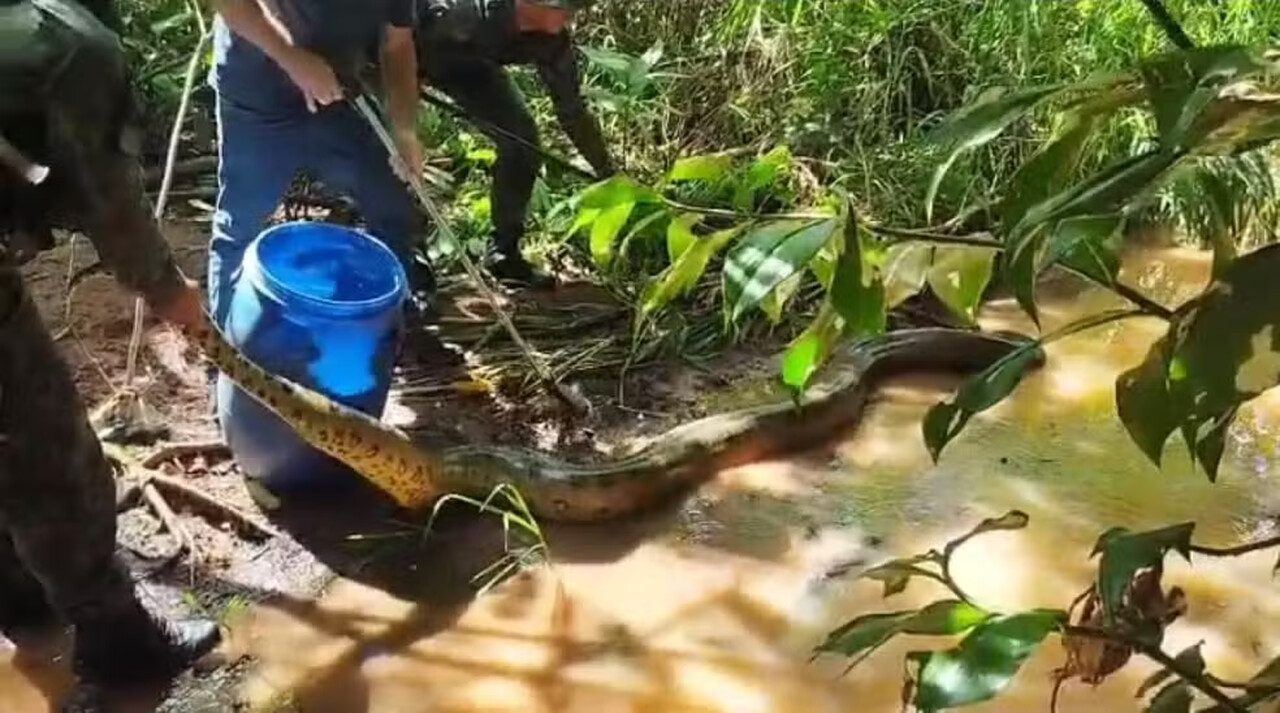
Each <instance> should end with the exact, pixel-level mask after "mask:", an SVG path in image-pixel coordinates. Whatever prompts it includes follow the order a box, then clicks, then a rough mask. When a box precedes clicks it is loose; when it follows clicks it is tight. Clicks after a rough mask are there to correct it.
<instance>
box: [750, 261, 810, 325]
mask: <svg viewBox="0 0 1280 713" xmlns="http://www.w3.org/2000/svg"><path fill="white" fill-rule="evenodd" d="M803 281H804V273H803V272H797V273H796V274H794V275H792V276H791V277H788V278H787V279H785V280H783V281H782V282H780V283H778V286H777V287H775V288H773V292H770V293H769V295H768V296H767V297H765V298H764V299H763V300H761V301H760V309H761V310H762V311H763V312H764V313H765V315H766V316H768V317H769V321H770V322H771V323H773V324H780V323H781V322H782V311H783V310H784V309H786V307H787V304H788V303H789V302H790V301H791V298H793V297H795V295H796V292H797V291H799V289H800V284H801V283H802V282H803Z"/></svg>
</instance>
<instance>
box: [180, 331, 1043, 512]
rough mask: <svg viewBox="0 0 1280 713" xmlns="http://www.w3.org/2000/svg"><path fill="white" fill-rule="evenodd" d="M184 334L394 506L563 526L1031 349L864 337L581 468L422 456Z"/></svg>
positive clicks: (969, 336)
mask: <svg viewBox="0 0 1280 713" xmlns="http://www.w3.org/2000/svg"><path fill="white" fill-rule="evenodd" d="M187 333H188V336H190V337H191V338H192V339H193V340H194V341H195V342H196V344H197V346H199V347H200V348H201V350H202V351H203V352H204V353H205V355H206V357H208V358H209V360H210V361H212V362H213V364H214V365H215V366H216V367H218V368H219V369H220V370H222V371H223V372H224V373H225V374H227V376H228V377H229V378H230V379H231V380H232V381H234V382H236V383H237V384H238V385H239V386H240V388H241V389H243V390H244V391H245V392H247V393H248V394H250V395H251V396H252V397H253V398H255V399H256V400H257V401H259V402H260V403H262V405H263V406H265V407H266V408H268V409H270V410H271V411H272V412H274V413H275V414H276V415H277V416H278V417H280V418H281V419H283V420H284V421H285V422H286V423H288V424H289V425H290V426H291V427H292V428H293V429H294V430H295V431H296V432H297V433H298V435H299V436H300V437H301V438H302V439H303V440H304V441H305V442H307V443H308V444H309V445H311V446H312V447H313V448H316V449H318V450H320V451H322V452H324V453H326V454H328V455H330V456H332V457H334V458H336V459H337V460H339V461H341V462H343V463H344V464H346V465H347V466H348V467H350V468H351V469H352V470H354V471H355V472H356V473H357V474H359V475H360V476H361V477H363V478H365V479H366V480H368V481H369V482H370V483H371V484H373V485H374V486H375V487H377V488H378V489H380V490H382V491H383V492H385V493H386V494H387V495H389V496H390V497H391V498H392V499H394V500H395V501H396V502H397V503H398V504H399V505H401V506H402V507H405V508H408V509H418V508H421V507H424V506H426V505H428V504H430V503H431V502H432V501H434V500H435V499H436V498H438V497H440V496H442V495H445V494H448V493H458V494H463V495H470V496H475V497H479V498H483V497H485V496H487V495H488V494H489V493H490V492H491V491H492V490H493V488H494V487H496V486H498V485H501V484H508V485H511V486H514V487H515V488H516V489H518V490H519V491H520V493H521V495H522V496H523V498H524V500H525V501H526V503H527V504H528V506H529V509H530V510H531V511H532V512H533V514H534V515H536V516H538V517H539V518H542V519H545V520H552V521H571V522H600V521H605V520H610V519H614V518H620V517H625V516H627V515H630V514H632V513H635V512H637V511H641V510H644V509H646V508H649V507H651V506H653V505H656V504H657V503H658V502H659V501H661V500H663V499H665V498H667V497H669V496H671V495H673V494H674V493H675V492H677V491H680V490H683V489H685V488H687V487H689V486H691V485H694V484H696V483H700V482H702V480H703V479H706V478H708V477H710V476H711V475H713V474H714V473H716V472H717V471H719V470H722V469H724V468H729V467H733V466H738V465H744V464H747V463H751V462H756V461H760V460H763V459H766V458H772V457H777V456H780V455H785V454H788V453H795V452H797V451H802V450H804V449H807V448H812V447H815V446H819V445H821V444H822V443H825V442H827V441H829V440H830V439H831V438H833V437H835V436H837V435H839V434H840V433H841V432H842V431H843V430H845V429H849V428H851V427H853V426H854V425H856V424H857V423H858V421H859V419H860V418H861V416H862V413H863V411H864V409H865V407H866V403H867V400H868V397H869V395H870V394H871V391H872V390H873V389H874V388H875V386H876V385H877V384H878V383H879V382H880V381H882V380H883V379H884V378H886V377H888V376H892V375H895V374H899V373H903V372H907V371H950V372H957V371H959V372H970V371H976V370H980V369H983V368H986V367H988V366H991V365H992V364H994V363H995V362H996V361H998V360H1000V359H1002V358H1004V357H1006V356H1008V355H1009V354H1011V353H1013V352H1014V351H1015V350H1018V349H1022V348H1026V347H1028V345H1029V344H1031V342H1030V340H1029V339H1028V338H1026V337H1024V336H1021V335H1015V334H1006V333H983V332H976V331H963V330H952V329H939V328H928V329H908V330H902V331H897V332H891V333H889V334H886V335H882V336H877V337H872V338H867V339H862V340H859V341H856V342H854V343H853V344H851V345H850V346H849V347H847V348H846V349H847V351H848V353H847V355H846V356H847V359H846V360H844V361H846V362H847V363H848V366H847V367H846V368H844V369H842V370H841V372H840V373H839V374H838V375H837V377H836V378H835V379H833V380H832V381H831V383H829V384H825V385H818V386H816V387H814V388H812V389H811V390H810V391H809V392H808V394H807V395H806V396H805V398H804V399H803V400H802V402H801V403H800V404H798V405H797V404H795V403H793V402H791V401H786V400H784V401H780V402H778V403H775V404H767V405H764V406H759V407H754V408H747V409H742V410H738V411H732V412H728V413H724V414H719V415H715V416H709V417H707V418H703V419H699V420H697V421H694V422H691V423H688V424H685V425H682V426H678V427H676V428H673V429H671V430H670V431H668V432H666V433H665V434H663V435H661V436H659V437H658V438H656V439H655V440H654V441H653V443H652V445H650V446H648V447H646V448H644V449H642V450H640V451H639V452H637V453H635V454H633V455H630V456H626V457H623V458H620V459H618V460H615V461H613V462H608V463H602V464H598V465H579V464H573V463H569V462H566V461H563V460H560V459H558V458H554V457H552V456H550V455H548V454H543V453H540V452H537V451H533V450H528V449H523V448H509V447H495V446H463V447H458V448H450V449H445V450H442V451H440V452H439V453H430V452H427V451H425V450H423V449H421V448H419V447H418V446H417V445H415V444H414V443H413V442H412V441H411V440H410V439H409V437H408V436H407V435H405V434H404V433H403V432H401V431H400V430H398V429H396V428H393V427H391V426H388V425H386V424H384V423H382V422H380V421H378V420H377V419H375V418H372V417H370V416H368V415H367V414H364V413H362V412H360V411H357V410H355V409H352V408H349V407H346V406H343V405H341V404H338V403H336V402H334V401H332V400H330V399H329V398H327V397H325V396H324V395H322V394H320V393H318V392H316V391H313V390H311V389H308V388H306V387H304V386H301V385H299V384H296V383H293V382H291V381H288V380H286V379H283V378H280V377H278V376H275V375H272V374H270V373H268V372H267V371H265V370H264V369H262V368H261V367H260V366H258V365H257V364H255V363H253V362H252V361H251V360H249V359H248V358H246V357H245V356H244V355H243V354H242V353H240V351H239V350H237V349H236V348H235V347H234V346H232V345H231V344H230V343H228V342H227V340H226V339H225V338H224V337H223V335H222V333H221V332H220V331H219V330H218V329H216V328H215V327H214V326H213V324H212V322H210V321H209V319H208V316H207V315H206V319H205V321H204V323H203V324H202V325H200V326H197V327H193V328H189V329H188V330H187ZM1038 357H1039V359H1041V360H1042V359H1043V354H1038Z"/></svg>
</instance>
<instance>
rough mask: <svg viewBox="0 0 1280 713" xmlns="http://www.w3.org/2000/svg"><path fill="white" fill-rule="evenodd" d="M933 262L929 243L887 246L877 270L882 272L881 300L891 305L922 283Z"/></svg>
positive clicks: (889, 307)
mask: <svg viewBox="0 0 1280 713" xmlns="http://www.w3.org/2000/svg"><path fill="white" fill-rule="evenodd" d="M932 264H933V246H931V245H926V244H924V243H898V244H896V245H892V246H890V247H889V250H888V251H887V254H886V256H885V261H884V267H883V268H881V274H882V275H883V276H884V278H883V279H884V293H885V294H884V303H885V307H886V308H888V309H892V308H894V307H897V306H898V305H900V304H902V303H903V302H905V301H907V300H908V299H909V298H911V297H912V296H914V295H915V294H916V293H918V292H920V290H921V289H922V288H923V287H924V285H925V281H926V280H927V279H928V275H929V268H930V267H931V266H932Z"/></svg>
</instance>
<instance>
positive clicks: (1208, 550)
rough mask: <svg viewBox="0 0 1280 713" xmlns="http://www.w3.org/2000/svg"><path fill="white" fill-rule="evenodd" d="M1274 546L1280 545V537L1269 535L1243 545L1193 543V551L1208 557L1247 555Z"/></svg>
mask: <svg viewBox="0 0 1280 713" xmlns="http://www.w3.org/2000/svg"><path fill="white" fill-rule="evenodd" d="M1273 547H1280V537H1269V538H1267V539H1265V540H1258V541H1257V542H1246V543H1244V544H1243V545H1236V546H1235V547H1206V546H1204V545H1192V546H1191V551H1192V552H1194V553H1196V554H1198V555H1205V556H1207V557H1239V556H1240V555H1247V554H1249V553H1250V552H1257V551H1258V550H1269V549H1272V548H1273Z"/></svg>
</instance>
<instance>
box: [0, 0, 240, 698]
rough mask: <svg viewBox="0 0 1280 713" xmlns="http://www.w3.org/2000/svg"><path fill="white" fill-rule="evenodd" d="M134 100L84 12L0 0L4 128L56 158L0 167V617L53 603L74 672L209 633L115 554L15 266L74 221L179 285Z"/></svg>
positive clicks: (108, 254)
mask: <svg viewBox="0 0 1280 713" xmlns="http://www.w3.org/2000/svg"><path fill="white" fill-rule="evenodd" d="M32 22H34V23H35V25H34V28H32V26H31V24H30V23H32ZM22 35H25V40H26V41H25V42H19V40H21V39H23V37H21V36H22ZM131 101H132V98H131V92H130V89H129V84H128V76H127V71H126V68H125V66H124V59H123V55H122V53H121V51H120V46H119V43H118V40H117V39H116V37H115V35H114V34H112V33H111V32H109V31H108V30H107V29H106V27H104V26H103V25H102V24H101V23H100V22H98V21H97V20H96V19H95V18H94V17H93V15H91V14H89V13H88V12H87V11H86V10H84V9H83V8H81V7H79V6H76V5H73V4H71V3H70V2H65V1H63V0H29V2H23V1H16V2H15V1H14V0H0V135H2V136H4V137H6V138H7V139H8V140H9V141H10V142H11V143H13V144H14V145H15V146H16V147H17V148H18V149H19V150H20V151H22V152H23V153H24V154H25V155H26V156H28V157H30V158H31V159H33V160H34V161H37V162H39V163H42V164H44V165H47V166H49V167H50V168H51V173H50V175H49V177H48V179H47V180H46V181H45V182H44V183H43V184H41V185H39V186H31V185H28V184H26V183H25V182H23V181H22V179H21V178H20V177H18V176H17V175H16V173H15V172H13V171H11V170H8V169H7V168H5V167H3V166H0V238H2V239H4V242H3V246H4V249H2V250H0V625H5V624H7V625H10V626H13V625H21V624H25V623H34V622H33V620H39V619H41V618H42V616H43V615H46V614H47V613H50V612H49V610H50V605H51V608H52V610H53V611H56V612H58V613H60V614H62V615H63V616H64V617H65V618H66V619H67V620H68V621H69V622H70V623H72V624H73V625H74V626H75V628H76V657H75V658H76V660H75V665H76V668H77V670H78V672H79V673H81V674H82V675H85V676H86V677H88V678H90V679H101V680H104V681H115V680H121V679H126V680H127V679H130V678H135V677H140V676H141V677H145V676H148V675H153V674H157V673H164V672H169V671H172V670H174V668H176V667H179V666H181V665H183V664H185V660H183V655H185V654H187V653H196V651H195V649H196V648H200V649H204V650H207V649H208V648H211V646H212V643H211V642H216V628H215V629H213V632H212V633H211V632H210V631H209V630H208V625H207V624H206V625H204V627H203V630H202V631H198V630H197V629H196V628H192V627H190V626H186V625H184V627H185V628H183V627H180V628H179V629H177V630H174V631H169V630H167V626H166V625H164V624H161V623H159V622H157V621H155V620H154V619H153V618H152V617H151V616H150V615H149V614H148V613H147V612H146V611H145V609H144V608H143V607H142V605H141V604H140V603H139V601H138V599H137V597H136V595H135V593H134V590H133V584H132V581H131V579H130V578H129V576H128V574H127V573H126V572H125V571H123V569H122V568H121V567H120V566H119V564H118V563H117V562H116V560H115V557H114V550H115V535H116V519H115V487H114V478H113V473H112V468H111V465H110V464H109V463H108V462H107V461H106V459H105V458H104V456H103V453H102V450H101V447H100V445H99V443H98V440H97V438H96V436H95V435H94V432H93V430H92V428H91V426H90V424H89V420H88V416H87V414H86V412H85V408H84V404H83V403H82V402H81V400H80V397H79V395H78V394H77V393H76V389H75V384H74V382H73V381H72V378H71V376H70V374H69V372H68V370H67V369H66V367H65V365H64V364H63V362H62V360H61V357H60V355H59V353H58V350H57V348H56V346H55V345H54V343H53V340H52V338H51V337H50V335H49V333H48V331H47V329H46V328H45V326H44V324H43V323H42V321H41V318H40V315H39V314H38V313H37V311H36V308H35V305H34V304H33V303H32V300H31V297H30V296H29V294H28V293H27V291H26V289H25V287H24V284H23V280H22V276H21V273H20V272H19V269H18V268H19V263H20V262H22V261H23V260H24V259H26V258H27V257H29V255H30V251H29V250H25V249H24V247H34V248H35V249H37V250H38V249H40V248H45V247H49V246H50V245H51V243H52V234H51V232H50V231H51V229H52V228H54V227H57V228H66V229H79V230H83V231H85V232H86V233H87V234H88V235H89V236H90V237H91V239H92V240H93V242H94V245H95V247H96V248H97V250H98V252H99V255H100V257H101V258H102V260H103V261H104V263H105V264H106V265H108V266H109V267H110V268H111V269H112V270H113V271H114V273H115V275H116V277H117V279H118V280H119V281H120V283H121V284H122V285H124V286H125V287H127V288H129V289H131V290H133V291H135V292H138V293H140V294H142V295H143V296H144V297H145V298H146V299H147V301H148V302H149V303H150V304H152V305H165V304H167V303H168V302H169V301H170V300H172V299H173V298H174V297H175V296H176V295H177V294H178V293H179V292H180V291H181V290H183V289H185V280H184V278H183V276H182V273H181V272H180V271H179V270H178V267H177V265H176V264H175V262H174V259H173V256H172V254H171V253H170V251H169V248H168V246H167V244H166V243H165V241H164V239H163V237H162V236H161V235H160V233H159V230H158V227H157V226H156V224H155V221H153V220H152V219H151V216H150V213H149V211H148V209H147V206H146V204H145V202H144V200H145V196H144V194H143V188H142V176H141V168H140V166H139V164H138V161H137V158H136V153H135V149H136V146H137V141H136V140H134V139H136V137H137V133H136V131H135V130H133V128H132V121H131V120H132V116H133V111H132V109H133V107H132V104H131ZM175 634H176V635H177V637H178V638H177V639H174V638H172V637H173V636H174V635H175ZM192 636H195V637H196V638H201V641H200V644H199V646H194V643H193V640H192V638H191V637H192ZM210 637H212V638H210ZM173 642H176V643H177V644H178V646H179V647H182V648H181V650H179V649H176V648H174V647H173ZM189 645H191V646H189ZM193 646H194V648H193ZM199 653H203V651H200V652H199ZM175 654H177V655H175Z"/></svg>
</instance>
